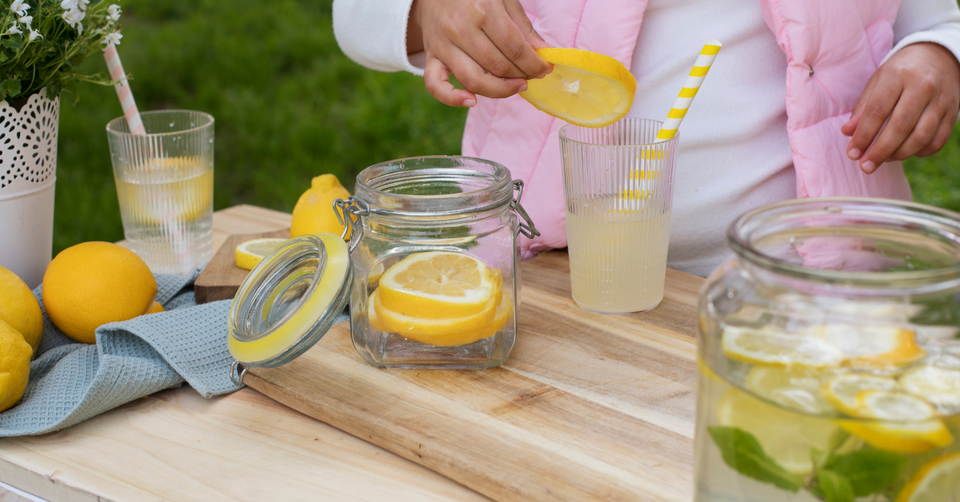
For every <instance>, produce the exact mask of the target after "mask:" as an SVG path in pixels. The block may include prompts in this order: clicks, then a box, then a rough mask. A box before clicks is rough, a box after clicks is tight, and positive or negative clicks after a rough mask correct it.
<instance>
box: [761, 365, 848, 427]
mask: <svg viewBox="0 0 960 502" xmlns="http://www.w3.org/2000/svg"><path fill="white" fill-rule="evenodd" d="M830 374H831V373H830V372H827V371H821V370H813V369H806V368H785V367H781V366H754V367H753V368H751V369H750V373H748V374H747V377H746V379H745V380H744V385H745V386H746V388H747V390H749V391H751V392H753V393H754V394H756V395H758V396H760V397H763V398H764V399H767V400H769V401H771V402H774V403H777V404H779V405H781V406H783V407H785V408H790V409H793V410H799V411H803V412H806V413H810V414H814V415H831V414H835V413H836V410H835V409H834V408H833V406H831V404H830V402H829V401H828V400H827V399H826V398H824V396H823V394H821V392H820V387H821V385H823V380H824V379H826V378H828V377H829V375H830Z"/></svg>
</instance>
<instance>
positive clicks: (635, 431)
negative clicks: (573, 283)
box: [245, 251, 702, 502]
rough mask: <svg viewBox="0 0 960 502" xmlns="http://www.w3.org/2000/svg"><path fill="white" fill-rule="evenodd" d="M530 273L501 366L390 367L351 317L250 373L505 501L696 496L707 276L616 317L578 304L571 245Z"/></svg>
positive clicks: (292, 400) (322, 414)
mask: <svg viewBox="0 0 960 502" xmlns="http://www.w3.org/2000/svg"><path fill="white" fill-rule="evenodd" d="M522 271H523V274H522V278H523V291H522V297H521V298H522V306H521V308H520V317H519V325H520V333H519V335H518V338H517V345H516V348H515V349H514V351H513V353H512V354H511V356H510V359H509V360H508V361H507V363H506V364H505V365H504V366H502V367H500V368H496V369H491V370H380V369H377V368H374V367H372V366H370V365H368V364H367V363H365V362H363V361H362V360H361V359H360V357H359V356H358V355H357V353H356V351H355V350H354V348H353V346H352V344H351V342H350V334H349V327H348V326H347V325H346V324H341V325H338V326H335V327H334V328H333V329H332V330H331V331H330V332H329V333H328V334H327V335H326V336H325V337H324V338H323V339H322V340H321V341H320V342H319V343H318V344H317V345H316V346H315V347H314V348H312V349H311V350H309V351H308V352H307V353H305V354H304V355H303V356H301V357H299V358H298V359H296V360H294V361H293V362H291V363H289V364H286V365H284V366H282V367H279V368H273V369H262V368H255V369H251V370H250V371H249V372H248V373H247V376H246V380H245V381H246V383H247V385H249V386H250V387H252V388H254V389H256V390H258V391H260V392H262V393H264V394H266V395H267V396H269V397H271V398H273V399H275V400H277V401H279V402H281V403H283V404H286V405H287V406H290V407H292V408H294V409H296V410H299V411H301V412H303V413H305V414H307V415H310V416H312V417H314V418H317V419H319V420H322V421H324V422H326V423H328V424H331V425H333V426H335V427H337V428H339V429H342V430H344V431H346V432H348V433H350V434H353V435H354V436H357V437H359V438H362V439H365V440H367V441H369V442H371V443H374V444H376V445H379V446H381V447H383V448H385V449H387V450H390V451H392V452H394V453H396V454H398V455H400V456H402V457H405V458H407V459H410V460H412V461H414V462H417V463H419V464H422V465H424V466H426V467H428V468H430V469H433V470H434V471H437V472H439V473H441V474H443V475H445V476H447V477H449V478H451V479H453V480H455V481H458V482H460V483H462V484H464V485H466V486H468V487H470V488H472V489H474V490H476V491H478V492H480V493H483V494H485V495H487V496H489V497H491V498H494V499H497V500H502V501H529V500H536V501H558V500H566V501H581V500H604V501H609V500H643V501H685V502H689V501H690V500H692V498H693V441H692V439H693V430H694V409H695V397H694V396H695V375H696V359H695V348H696V339H695V330H696V323H697V315H696V302H697V290H698V288H699V287H700V284H701V283H702V280H701V279H699V278H697V277H694V276H691V275H687V274H683V273H680V272H675V271H668V272H667V290H666V295H665V296H666V297H665V299H664V300H663V303H661V304H660V306H659V307H657V308H656V309H654V310H653V311H651V312H648V313H645V314H637V315H630V316H605V315H600V314H593V313H590V312H586V311H584V310H582V309H580V308H579V307H577V306H576V305H575V304H574V303H573V300H572V299H571V296H570V281H569V265H568V261H567V255H566V253H565V252H562V251H561V252H557V251H554V252H550V253H546V254H544V255H541V256H539V257H537V258H535V259H533V260H529V261H527V262H524V264H523V265H522Z"/></svg>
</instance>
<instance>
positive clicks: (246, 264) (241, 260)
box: [234, 238, 287, 270]
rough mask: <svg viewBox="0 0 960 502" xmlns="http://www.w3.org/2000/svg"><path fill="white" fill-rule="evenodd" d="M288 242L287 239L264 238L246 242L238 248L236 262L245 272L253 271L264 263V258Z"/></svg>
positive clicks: (235, 254) (235, 256) (235, 255)
mask: <svg viewBox="0 0 960 502" xmlns="http://www.w3.org/2000/svg"><path fill="white" fill-rule="evenodd" d="M284 242H287V240H286V239H275V238H264V239H253V240H249V241H246V242H244V243H242V244H240V245H239V246H237V249H236V252H235V253H234V260H235V261H236V263H237V266H238V267H240V268H242V269H244V270H253V267H256V266H257V264H258V263H260V262H261V261H263V257H264V256H267V255H268V254H270V252H271V251H273V250H274V249H277V248H278V247H279V246H280V244H283V243H284Z"/></svg>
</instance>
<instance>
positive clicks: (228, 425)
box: [0, 206, 489, 502]
mask: <svg viewBox="0 0 960 502" xmlns="http://www.w3.org/2000/svg"><path fill="white" fill-rule="evenodd" d="M289 226H290V215H289V214H286V213H281V212H279V211H272V210H268V209H262V208H258V207H254V206H236V207H233V208H230V209H226V210H223V211H218V212H216V213H214V216H213V227H214V246H215V247H218V246H220V245H221V244H222V243H223V242H224V241H225V240H226V239H227V237H229V235H231V234H238V233H258V232H268V231H272V230H278V229H283V228H287V227H289ZM0 481H3V482H4V483H7V484H9V485H11V486H14V487H16V488H18V489H20V490H23V491H26V492H29V493H31V494H34V495H37V496H40V497H42V498H44V499H47V500H50V501H55V502H60V501H66V502H75V501H77V502H79V501H83V502H88V501H89V502H102V501H132V502H140V501H159V500H175V501H203V502H206V501H221V500H222V501H232V500H242V501H251V502H254V501H256V502H262V501H271V502H272V501H317V500H330V501H370V502H373V501H377V502H379V501H387V500H388V501H391V502H394V501H397V502H406V501H410V502H420V501H448V502H459V501H465V502H473V501H485V500H489V499H487V498H485V497H483V496H482V495H480V494H478V493H476V492H474V491H472V490H470V489H468V488H466V487H464V486H463V485H460V484H457V483H455V482H454V481H451V480H450V479H448V478H445V477H443V476H441V475H439V474H437V473H435V472H433V471H431V470H429V469H427V468H424V467H421V466H419V465H417V464H415V463H413V462H409V461H407V460H404V459H403V458H401V457H399V456H397V455H394V454H393V453H390V452H388V451H385V450H383V449H382V448H379V447H377V446H374V445H372V444H370V443H368V442H365V441H363V440H361V439H358V438H355V437H353V436H351V435H349V434H346V433H344V432H341V431H339V430H337V429H335V428H333V427H330V426H329V425H326V424H323V423H321V422H318V421H316V420H314V419H312V418H310V417H307V416H305V415H302V414H300V413H297V412H296V411H294V410H292V409H290V408H288V407H286V406H283V405H281V404H278V403H277V402H275V401H273V400H270V399H267V398H266V397H264V396H263V395H261V394H260V393H258V392H256V391H254V390H252V389H249V388H246V389H242V390H240V391H237V392H234V393H233V394H229V395H226V396H221V397H218V398H214V399H203V398H202V397H200V395H199V394H197V392H196V391H194V390H193V389H191V388H190V387H187V386H184V387H181V388H179V389H172V390H167V391H164V392H161V393H158V394H154V395H152V396H148V397H145V398H143V399H139V400H137V401H135V402H132V403H129V404H127V405H124V406H121V407H119V408H117V409H115V410H112V411H109V412H107V413H104V414H103V415H100V416H97V417H94V418H92V419H90V420H87V421H85V422H83V423H81V424H78V425H76V426H73V427H70V428H68V429H65V430H63V431H60V432H55V433H51V434H45V435H42V436H33V437H19V438H3V439H0ZM9 493H11V492H7V494H4V493H2V492H0V500H8V498H9V497H13V495H8V494H9ZM9 499H10V500H16V499H15V498H9Z"/></svg>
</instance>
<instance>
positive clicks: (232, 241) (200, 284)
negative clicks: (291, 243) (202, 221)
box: [193, 228, 290, 303]
mask: <svg viewBox="0 0 960 502" xmlns="http://www.w3.org/2000/svg"><path fill="white" fill-rule="evenodd" d="M265 237H278V238H283V239H289V238H290V229H289V228H284V229H281V230H274V231H271V232H259V233H255V234H237V235H231V236H230V237H228V238H227V239H226V240H225V241H223V244H222V245H221V246H220V249H219V250H217V252H216V253H214V255H213V258H212V259H211V260H210V263H208V264H207V266H206V267H204V269H203V272H201V273H200V276H199V277H197V280H196V282H194V283H193V293H194V297H195V298H196V299H197V303H209V302H215V301H217V300H228V299H231V298H233V297H234V296H236V295H237V291H238V290H239V289H240V284H242V283H243V280H244V279H246V278H247V274H249V273H250V271H249V270H244V269H242V268H240V267H238V266H237V262H236V249H237V246H239V245H240V244H243V243H244V242H247V241H249V240H253V239H262V238H265Z"/></svg>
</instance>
